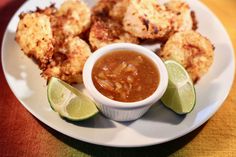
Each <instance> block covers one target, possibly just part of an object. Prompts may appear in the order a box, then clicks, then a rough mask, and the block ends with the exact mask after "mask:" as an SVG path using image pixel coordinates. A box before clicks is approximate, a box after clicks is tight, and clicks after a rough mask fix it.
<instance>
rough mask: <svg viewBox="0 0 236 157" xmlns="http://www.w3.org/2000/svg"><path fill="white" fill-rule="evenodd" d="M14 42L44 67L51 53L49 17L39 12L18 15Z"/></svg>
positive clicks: (51, 42) (51, 37)
mask: <svg viewBox="0 0 236 157" xmlns="http://www.w3.org/2000/svg"><path fill="white" fill-rule="evenodd" d="M15 39H16V42H17V43H18V44H19V45H20V47H21V49H22V51H23V52H24V53H25V54H26V55H27V56H29V57H31V58H33V59H34V60H35V61H36V62H37V63H38V65H39V67H40V68H45V67H46V64H47V63H48V62H49V60H50V58H51V57H52V55H53V35H52V29H51V25H50V18H49V17H48V16H46V15H43V14H40V13H23V14H21V15H20V21H19V23H18V27H17V31H16V37H15Z"/></svg>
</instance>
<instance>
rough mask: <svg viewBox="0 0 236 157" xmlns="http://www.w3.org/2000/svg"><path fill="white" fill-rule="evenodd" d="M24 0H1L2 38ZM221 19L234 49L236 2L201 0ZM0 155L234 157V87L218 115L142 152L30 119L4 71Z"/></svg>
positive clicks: (0, 93)
mask: <svg viewBox="0 0 236 157" xmlns="http://www.w3.org/2000/svg"><path fill="white" fill-rule="evenodd" d="M23 2H24V0H1V1H0V20H1V24H0V38H1V39H0V40H2V36H3V33H4V30H5V28H6V26H7V23H8V22H9V20H10V18H11V16H12V15H13V14H14V12H15V11H16V10H17V9H18V8H19V7H20V5H21V4H22V3H23ZM203 2H204V3H205V4H206V5H207V6H208V7H209V8H210V9H211V10H212V11H213V12H214V13H215V14H216V15H217V16H218V18H219V19H220V20H221V21H222V23H223V25H224V26H225V28H226V30H227V31H228V33H229V35H230V37H231V40H232V43H233V44H234V48H235V49H236V21H235V20H236V0H224V1H223V0H203ZM0 88H1V90H0V156H9V157H11V156H17V157H18V156H20V157H21V156H29V157H31V156H36V157H37V156H39V157H41V156H46V157H47V156H56V157H60V156H63V157H64V156H102V157H104V156H114V157H115V156H174V157H175V156H187V157H188V156H196V157H202V156H207V157H211V156H212V157H215V156H219V157H221V156H229V157H234V156H236V105H235V103H236V84H235V82H234V84H233V86H232V89H231V92H230V93H229V96H228V97H227V99H226V100H225V102H224V104H223V105H222V107H221V108H220V109H219V110H218V112H217V113H216V114H215V115H214V116H213V117H212V118H211V119H210V120H209V121H207V122H206V123H205V124H204V125H202V126H201V127H200V128H198V129H196V130H195V131H193V132H191V133H189V134H187V135H185V136H183V137H181V138H179V139H176V140H174V141H170V142H167V143H164V144H161V145H154V146H149V147H143V148H129V149H127V148H126V149H124V148H110V147H103V146H96V145H93V144H88V143H85V142H81V141H78V140H74V139H72V138H70V137H67V136H64V135H62V134H61V133H58V132H57V131H55V130H53V129H51V128H49V127H48V126H46V125H45V124H43V123H41V122H40V121H38V120H37V119H36V118H35V117H34V116H32V115H31V114H30V113H29V112H28V111H27V110H26V109H25V108H24V107H23V106H22V105H21V104H20V102H19V101H18V100H17V99H16V97H15V96H14V94H13V93H12V92H11V90H10V88H9V86H8V85H7V82H6V80H5V77H4V75H3V71H2V67H1V68H0Z"/></svg>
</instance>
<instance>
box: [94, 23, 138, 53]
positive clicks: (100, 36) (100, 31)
mask: <svg viewBox="0 0 236 157" xmlns="http://www.w3.org/2000/svg"><path fill="white" fill-rule="evenodd" d="M89 42H90V44H91V46H92V49H93V50H96V49H98V48H100V47H103V46H105V45H108V44H112V43H121V42H128V43H139V40H138V38H136V37H134V36H132V35H131V34H130V33H128V32H126V31H125V30H123V28H122V25H121V24H120V23H119V22H117V21H115V20H111V19H107V20H98V21H96V22H95V23H94V24H93V25H92V27H91V30H90V33H89Z"/></svg>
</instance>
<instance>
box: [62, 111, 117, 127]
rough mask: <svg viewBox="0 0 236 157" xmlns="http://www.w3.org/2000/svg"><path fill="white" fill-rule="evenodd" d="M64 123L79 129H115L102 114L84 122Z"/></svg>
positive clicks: (111, 122)
mask: <svg viewBox="0 0 236 157" xmlns="http://www.w3.org/2000/svg"><path fill="white" fill-rule="evenodd" d="M65 121H66V122H68V123H71V124H74V125H78V126H80V127H87V128H101V129H102V128H114V127H116V126H115V124H114V122H113V121H111V120H109V119H107V118H106V117H104V116H103V115H102V114H100V113H98V114H96V115H95V116H93V117H91V118H90V119H87V120H85V121H69V120H67V119H65Z"/></svg>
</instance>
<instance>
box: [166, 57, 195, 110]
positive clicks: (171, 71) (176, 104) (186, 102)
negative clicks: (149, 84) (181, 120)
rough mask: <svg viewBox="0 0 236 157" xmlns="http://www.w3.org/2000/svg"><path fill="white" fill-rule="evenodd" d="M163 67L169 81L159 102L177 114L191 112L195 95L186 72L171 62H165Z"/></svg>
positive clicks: (177, 64)
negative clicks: (165, 69)
mask: <svg viewBox="0 0 236 157" xmlns="http://www.w3.org/2000/svg"><path fill="white" fill-rule="evenodd" d="M165 65H166V68H167V71H168V75H169V81H168V86H167V90H166V92H165V93H164V95H163V97H162V98H161V101H162V102H163V104H164V105H165V106H166V107H168V108H170V109H171V110H173V111H174V112H176V113H178V114H186V113H189V112H191V111H192V110H193V108H194V106H195V103H196V93H195V88H194V85H193V83H192V80H191V78H190V77H189V75H188V72H187V71H186V70H185V69H184V67H183V66H182V65H180V64H179V63H177V62H175V61H172V60H168V61H166V62H165Z"/></svg>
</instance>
